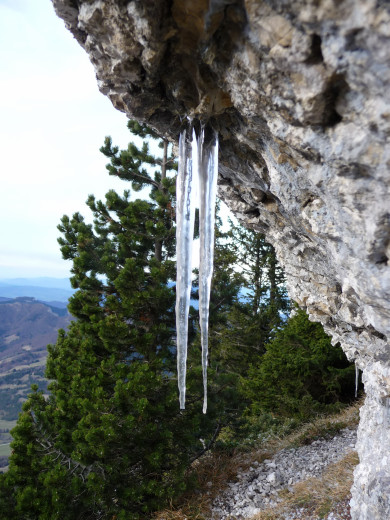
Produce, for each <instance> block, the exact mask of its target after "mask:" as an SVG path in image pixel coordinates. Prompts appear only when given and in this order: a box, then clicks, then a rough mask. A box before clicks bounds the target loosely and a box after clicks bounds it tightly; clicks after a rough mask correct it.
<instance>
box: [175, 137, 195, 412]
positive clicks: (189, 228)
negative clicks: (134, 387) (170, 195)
mask: <svg viewBox="0 0 390 520" xmlns="http://www.w3.org/2000/svg"><path fill="white" fill-rule="evenodd" d="M186 134H187V132H186V130H183V131H182V132H181V134H180V140H179V168H178V174H177V181H176V205H177V209H176V244H177V245H176V256H177V259H176V261H177V279H176V334H177V372H178V385H179V393H180V397H179V400H180V409H181V410H183V409H184V408H185V394H186V366H187V343H188V313H189V307H190V298H191V275H192V263H191V261H192V241H193V234H194V222H195V198H194V193H193V168H192V154H191V148H190V145H189V143H188V141H187V139H186ZM193 146H194V145H193Z"/></svg>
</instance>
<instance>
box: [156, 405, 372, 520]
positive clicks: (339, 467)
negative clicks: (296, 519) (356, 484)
mask: <svg viewBox="0 0 390 520" xmlns="http://www.w3.org/2000/svg"><path fill="white" fill-rule="evenodd" d="M361 405H362V403H361V402H358V403H356V404H355V405H353V406H351V407H349V408H347V409H345V410H344V411H343V412H341V413H339V414H337V415H334V416H329V417H320V418H318V419H317V420H315V421H313V422H311V423H308V424H305V425H303V426H301V427H300V428H299V429H298V430H296V431H295V432H293V433H291V434H289V435H287V436H285V437H281V438H279V437H276V436H274V437H272V438H268V439H267V440H266V441H263V442H262V443H260V444H259V445H258V446H257V447H256V448H255V449H253V450H252V451H250V452H244V453H243V452H240V451H238V450H237V451H236V452H235V453H233V454H226V453H218V452H217V453H208V454H207V455H205V456H204V457H203V458H202V459H201V460H198V461H196V462H195V463H194V465H193V467H192V468H191V472H192V474H193V475H195V477H196V480H197V483H198V484H197V487H196V490H195V491H192V492H188V493H185V494H184V495H182V496H181V497H179V499H178V500H177V501H176V503H172V504H171V506H170V507H168V508H166V509H165V510H163V511H160V512H158V513H157V514H156V515H155V517H154V520H205V519H207V518H210V508H211V504H212V501H213V499H214V498H215V497H216V496H217V495H218V494H220V493H221V491H222V490H223V489H224V488H225V487H226V485H227V484H228V483H229V482H231V481H234V480H236V478H237V473H238V472H244V471H246V470H247V469H248V468H249V466H250V465H251V464H253V462H255V461H257V462H259V463H261V462H263V461H264V460H265V459H269V458H272V457H273V456H274V455H275V454H276V453H277V452H278V451H280V450H281V449H283V448H290V447H297V446H303V445H305V444H309V443H310V442H312V441H313V440H315V439H318V438H321V437H330V436H334V435H336V434H337V433H338V432H339V431H340V430H342V429H343V428H346V427H348V426H349V427H355V426H356V425H357V424H358V422H359V408H360V406H361ZM349 457H350V458H349ZM350 459H351V460H350ZM356 463H357V460H356V455H354V456H352V455H351V456H349V455H348V456H347V457H346V458H345V459H343V460H342V461H340V462H339V463H337V464H335V465H332V466H329V468H328V470H327V471H326V472H325V473H324V474H323V476H322V478H318V479H314V478H313V479H309V480H307V481H305V482H302V483H299V484H297V485H296V487H294V491H293V493H288V492H286V493H285V496H284V500H283V502H282V503H281V505H280V507H281V508H283V507H287V508H290V509H294V508H296V507H300V508H302V507H304V504H307V507H308V510H309V509H311V511H312V512H314V511H316V510H317V509H318V511H320V512H321V510H322V509H321V508H326V507H327V505H326V504H328V502H327V500H328V499H329V497H330V496H331V495H330V491H329V489H332V490H333V491H332V493H333V492H334V493H335V497H334V499H333V498H332V499H331V501H330V502H329V507H331V504H333V503H336V502H337V501H339V502H340V501H341V500H342V499H343V497H344V498H345V496H346V495H348V493H349V490H350V487H351V485H352V472H353V467H354V466H355V464H356ZM333 467H334V469H332V468H333ZM351 468H352V469H351ZM328 474H329V475H328ZM339 475H343V476H342V477H341V478H340V481H339V480H337V479H338V477H339ZM332 479H333V480H332ZM332 482H333V484H332ZM342 484H343V485H342ZM321 488H323V489H321ZM305 507H306V506H305ZM280 511H281V509H280V510H279V506H278V509H277V510H276V509H270V510H268V511H264V512H262V513H260V515H258V516H256V517H254V520H255V519H256V520H277V519H279V518H281V517H280V514H281V512H280ZM267 515H268V516H267ZM275 515H279V516H275ZM317 517H318V515H317ZM309 518H311V517H308V519H309Z"/></svg>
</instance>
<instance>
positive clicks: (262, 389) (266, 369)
mask: <svg viewBox="0 0 390 520" xmlns="http://www.w3.org/2000/svg"><path fill="white" fill-rule="evenodd" d="M354 373H355V371H354V366H353V364H351V363H349V362H348V360H347V358H346V356H345V354H344V352H343V351H342V349H341V347H340V345H336V346H333V345H332V344H331V341H330V337H329V336H327V335H326V334H325V332H324V330H323V328H322V326H321V325H320V324H319V323H313V322H311V321H309V319H308V316H307V314H306V313H305V312H304V311H303V310H300V309H298V308H296V309H295V311H294V315H293V316H292V317H291V318H290V319H289V320H288V321H287V322H286V323H285V324H284V325H283V326H282V327H281V328H280V329H279V330H278V331H277V332H276V334H275V337H274V339H273V340H272V341H271V342H270V343H268V345H267V346H266V353H265V354H264V356H262V357H261V358H260V359H259V360H258V362H257V363H253V365H252V366H251V368H250V369H249V373H248V376H247V377H246V378H241V393H242V395H243V397H244V398H246V399H248V400H249V401H250V403H251V405H250V409H249V413H250V415H252V416H261V415H262V414H264V413H272V414H273V415H276V416H279V417H284V418H286V417H290V418H291V417H295V418H297V419H299V420H301V421H302V420H307V419H309V418H310V417H311V416H313V415H315V414H317V413H329V412H330V413H332V412H335V411H337V410H339V409H340V408H341V407H342V405H343V404H347V403H350V402H351V401H352V400H353V399H354V389H355V387H354Z"/></svg>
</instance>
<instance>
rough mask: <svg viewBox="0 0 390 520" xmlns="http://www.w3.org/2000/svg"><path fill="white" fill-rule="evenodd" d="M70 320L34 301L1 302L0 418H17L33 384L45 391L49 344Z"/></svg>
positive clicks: (64, 315)
mask: <svg viewBox="0 0 390 520" xmlns="http://www.w3.org/2000/svg"><path fill="white" fill-rule="evenodd" d="M70 320H71V316H70V315H69V314H68V312H67V310H66V309H59V308H56V307H52V306H49V305H47V304H45V303H41V302H37V301H36V300H34V299H33V298H23V297H20V298H16V299H12V300H8V301H2V302H0V419H3V420H15V419H17V417H18V414H19V412H20V410H21V403H22V402H23V401H24V400H25V399H26V398H27V395H28V393H29V392H30V391H31V385H32V384H34V383H37V384H38V385H39V387H40V388H41V389H46V383H45V379H44V370H45V364H46V358H47V345H48V343H53V342H55V341H56V338H57V333H58V329H60V328H67V326H68V325H69V323H70Z"/></svg>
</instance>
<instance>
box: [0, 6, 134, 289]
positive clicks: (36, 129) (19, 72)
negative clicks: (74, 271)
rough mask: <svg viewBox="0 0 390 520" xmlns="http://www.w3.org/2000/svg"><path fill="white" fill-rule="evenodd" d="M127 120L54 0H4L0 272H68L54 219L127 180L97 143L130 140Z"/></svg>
mask: <svg viewBox="0 0 390 520" xmlns="http://www.w3.org/2000/svg"><path fill="white" fill-rule="evenodd" d="M126 122H127V118H126V116H125V115H124V114H123V113H121V112H119V111H117V110H115V109H114V107H113V106H112V104H111V102H110V101H109V99H108V98H106V97H105V96H103V95H102V94H101V93H100V92H99V90H98V87H97V83H96V79H95V73H94V70H93V67H92V65H91V63H90V62H89V59H88V56H87V54H86V53H85V51H84V50H83V49H82V48H81V47H80V46H79V44H78V43H77V41H76V40H75V39H74V38H73V36H72V34H71V33H70V32H69V31H68V30H67V29H66V28H65V26H64V23H63V21H62V20H60V19H59V18H57V16H56V14H55V12H54V9H53V7H52V4H51V2H50V0H0V181H1V184H0V202H1V203H0V279H2V278H12V277H35V276H37V277H38V276H54V277H68V276H69V269H70V267H71V266H70V263H69V262H66V261H64V260H62V258H61V253H60V251H59V246H58V244H57V238H58V236H59V231H58V230H57V225H58V224H59V222H60V219H61V217H62V215H64V214H67V215H72V214H73V213H74V212H76V211H79V212H80V213H82V214H83V215H85V216H87V215H88V214H89V209H88V208H87V207H86V205H85V201H86V199H87V197H88V194H90V193H93V194H94V195H95V196H96V197H98V198H103V197H104V194H105V193H106V192H107V191H108V190H109V189H116V190H117V191H119V192H121V193H122V191H123V190H124V189H126V188H128V186H127V185H126V184H125V183H123V181H120V180H118V179H115V178H112V177H110V176H109V175H108V173H107V171H106V169H105V165H106V163H107V158H106V157H105V156H103V155H102V154H101V153H100V152H99V148H100V146H101V145H102V144H103V142H104V137H105V136H106V135H111V136H112V138H113V142H114V144H117V145H119V146H120V147H125V146H126V145H127V143H128V142H129V141H130V139H131V136H130V134H129V131H128V130H127V128H126Z"/></svg>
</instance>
